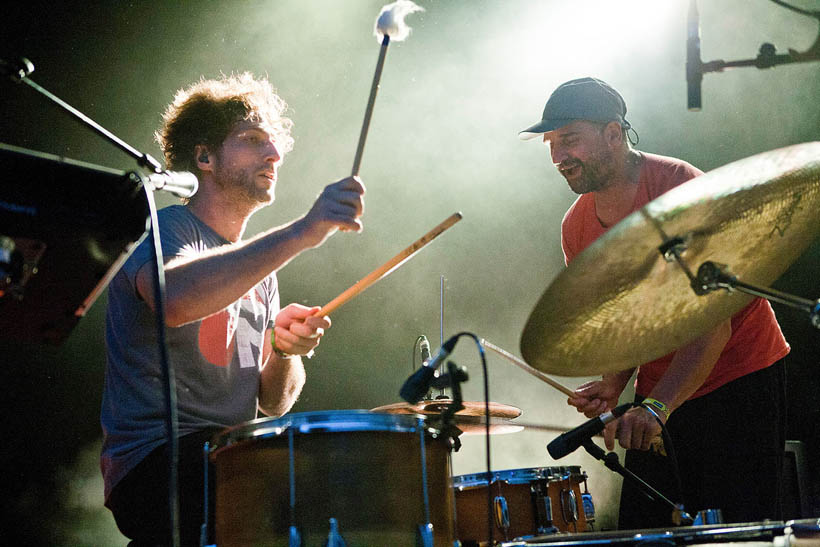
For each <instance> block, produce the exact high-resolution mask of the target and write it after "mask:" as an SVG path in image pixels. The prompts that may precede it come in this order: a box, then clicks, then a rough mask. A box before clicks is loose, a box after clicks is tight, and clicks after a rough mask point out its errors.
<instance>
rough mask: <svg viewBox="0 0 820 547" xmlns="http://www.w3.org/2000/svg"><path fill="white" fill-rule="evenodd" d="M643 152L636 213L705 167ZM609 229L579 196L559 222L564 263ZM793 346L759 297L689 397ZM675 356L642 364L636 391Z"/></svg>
mask: <svg viewBox="0 0 820 547" xmlns="http://www.w3.org/2000/svg"><path fill="white" fill-rule="evenodd" d="M641 154H642V155H643V159H644V162H643V165H642V166H641V172H640V175H639V177H638V191H637V193H636V195H635V201H634V203H633V204H632V210H633V211H636V210H638V209H640V208H641V207H643V206H644V205H646V204H647V203H649V202H650V201H652V200H653V199H655V198H656V197H658V196H660V195H661V194H663V193H664V192H667V191H668V190H671V189H672V188H674V187H675V186H678V185H680V184H683V183H684V182H686V181H688V180H690V179H692V178H695V177H697V176H699V175H701V174H702V171H700V170H699V169H696V168H695V167H693V166H691V165H690V164H688V163H686V162H685V161H682V160H678V159H675V158H669V157H666V156H659V155H656V154H647V153H645V152H641ZM608 229H609V228H604V227H603V226H602V225H601V223H600V221H599V220H598V216H597V214H596V212H595V199H594V196H593V195H592V194H583V195H581V196H579V197H578V199H577V200H575V203H573V204H572V206H571V207H570V208H569V210H568V211H567V212H566V214H565V215H564V219H563V221H562V222H561V246H562V248H563V250H564V260H565V262H566V263H567V264H569V263H570V262H571V261H572V259H573V258H575V257H576V256H577V255H578V254H579V253H580V252H581V251H583V250H584V249H585V248H586V247H587V246H588V245H590V244H591V243H592V242H593V241H595V240H596V239H598V238H599V237H601V236H602V235H603V234H604V233H605V232H606V231H607V230H608ZM789 349H790V348H789V345H788V343H786V339H785V338H784V337H783V333H782V332H781V331H780V325H778V324H777V320H776V319H775V316H774V311H773V310H772V307H771V305H770V304H769V302H768V301H767V300H764V299H762V298H755V299H754V300H752V302H751V303H749V305H747V306H746V307H745V308H743V309H742V310H740V311H739V312H737V313H736V314H735V315H733V316H732V336H731V338H729V341H728V342H727V343H726V347H725V348H724V349H723V352H722V353H721V354H720V357H719V358H718V360H717V362H716V363H715V366H714V368H713V369H712V372H711V373H710V374H709V376H708V377H707V378H706V380H705V381H704V382H703V384H702V385H701V386H700V387H699V388H698V389H697V390H696V391H695V392H694V393H693V394H692V396H691V397H690V399H694V398H695V397H700V396H701V395H706V394H707V393H709V392H711V391H713V390H715V389H717V388H719V387H720V386H722V385H724V384H726V383H728V382H731V381H732V380H734V379H736V378H740V377H741V376H745V375H746V374H749V373H751V372H755V371H756V370H760V369H763V368H766V367H768V366H770V365H771V364H773V363H774V362H775V361H777V360H778V359H782V358H783V357H784V356H785V355H786V354H787V353H789ZM673 355H674V353H670V354H668V355H665V356H664V357H661V358H659V359H656V360H654V361H651V362H649V363H645V364H643V365H641V366H640V368H639V369H638V377H637V380H636V382H635V391H636V392H637V393H638V395H642V396H647V395H648V394H649V393H650V392H651V391H652V388H653V387H655V384H656V383H657V382H658V380H660V378H661V376H663V374H664V372H666V369H667V367H668V366H669V363H670V361H671V360H672V356H673Z"/></svg>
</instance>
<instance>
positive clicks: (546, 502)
mask: <svg viewBox="0 0 820 547" xmlns="http://www.w3.org/2000/svg"><path fill="white" fill-rule="evenodd" d="M539 486H540V485H538V484H533V485H532V486H530V493H531V494H532V497H533V499H534V501H535V521H536V522H535V524H536V528H535V531H536V533H538V534H540V535H544V534H554V533H556V532H557V531H558V528H556V527H555V526H553V525H552V500H551V499H550V497H549V491H548V490H546V489H545V490H544V491H543V492H542V491H541V490H542V488H540V487H539Z"/></svg>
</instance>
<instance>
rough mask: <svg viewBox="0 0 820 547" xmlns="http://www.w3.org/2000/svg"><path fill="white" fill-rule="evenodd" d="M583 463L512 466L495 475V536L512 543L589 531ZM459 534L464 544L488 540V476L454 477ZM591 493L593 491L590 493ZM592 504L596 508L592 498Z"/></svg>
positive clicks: (589, 505) (493, 479) (476, 474)
mask: <svg viewBox="0 0 820 547" xmlns="http://www.w3.org/2000/svg"><path fill="white" fill-rule="evenodd" d="M586 478H587V476H586V473H584V472H583V471H581V468H580V467H578V466H572V467H533V468H527V469H508V470H505V471H495V472H493V473H492V479H491V481H490V486H489V488H490V491H491V493H492V496H493V515H494V517H493V520H494V522H493V539H494V540H496V541H510V540H512V539H516V538H527V537H533V536H537V535H543V534H549V533H553V532H559V531H560V532H583V531H585V530H586V529H587V515H586V514H585V510H584V495H583V494H582V492H581V487H580V485H581V483H585V482H586ZM453 490H454V492H455V501H456V535H457V537H458V538H459V539H460V540H461V541H463V542H479V541H482V542H484V541H486V539H487V474H486V473H474V474H472V475H461V476H457V477H454V478H453ZM586 496H589V494H586ZM588 507H591V499H590V503H589V504H588Z"/></svg>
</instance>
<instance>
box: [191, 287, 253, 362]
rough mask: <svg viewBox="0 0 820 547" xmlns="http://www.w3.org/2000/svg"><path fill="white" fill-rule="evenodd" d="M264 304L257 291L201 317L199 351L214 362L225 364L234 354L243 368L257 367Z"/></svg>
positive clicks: (250, 292)
mask: <svg viewBox="0 0 820 547" xmlns="http://www.w3.org/2000/svg"><path fill="white" fill-rule="evenodd" d="M264 313H265V307H264V304H263V301H262V297H261V296H260V295H259V294H258V293H257V291H255V290H251V291H249V292H248V293H247V294H245V296H243V297H242V299H241V300H240V301H239V302H238V303H235V304H233V305H231V306H228V307H227V308H225V309H224V310H222V311H221V312H219V313H216V314H214V315H211V316H209V317H206V318H205V319H203V320H202V322H201V323H200V325H199V351H200V353H201V354H202V356H203V357H204V358H205V359H206V360H207V361H208V362H209V363H211V364H213V365H216V366H219V367H226V366H228V365H230V364H231V361H232V360H233V356H234V353H237V354H238V355H239V366H240V368H248V367H256V366H258V364H259V363H258V355H259V343H258V341H259V340H261V339H262V335H263V333H264V328H265V324H264V319H265V318H264Z"/></svg>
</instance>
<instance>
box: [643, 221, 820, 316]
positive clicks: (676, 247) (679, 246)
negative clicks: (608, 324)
mask: <svg viewBox="0 0 820 547" xmlns="http://www.w3.org/2000/svg"><path fill="white" fill-rule="evenodd" d="M658 250H659V251H660V253H661V254H662V255H663V257H664V258H665V259H666V260H667V261H668V262H671V261H673V260H674V261H676V262H677V263H678V265H680V267H681V268H682V269H683V271H684V273H685V274H686V276H687V277H688V278H689V283H690V285H691V287H692V290H693V291H694V292H695V294H697V295H698V296H703V295H705V294H708V293H710V292H712V291H716V290H718V289H726V290H727V291H728V292H733V291H735V290H738V291H740V292H744V293H746V294H751V295H752V296H758V297H760V298H765V299H766V300H769V301H771V302H777V303H778V304H783V305H785V306H789V307H792V308H795V309H798V310H802V311H804V312H806V313H808V314H809V322H810V323H811V324H812V326H813V327H815V328H817V329H820V299H818V300H809V299H807V298H801V297H799V296H794V295H792V294H788V293H785V292H782V291H778V290H776V289H772V288H769V287H760V286H757V285H752V284H750V283H745V282H743V281H740V280H739V279H738V278H737V276H735V275H733V274H732V273H731V272H730V271H729V267H728V266H727V265H726V264H719V263H717V262H712V261H711V260H707V261H706V262H704V263H703V264H701V265H700V267H698V272H697V275H694V274H692V271H691V270H690V269H689V266H688V265H687V264H686V262H685V261H684V260H683V257H681V253H682V252H683V251H684V250H686V243H685V241H684V240H683V239H681V238H679V237H675V238H671V239H668V240H667V241H666V242H665V243H664V244H663V245H661V246H660V247H658Z"/></svg>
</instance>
